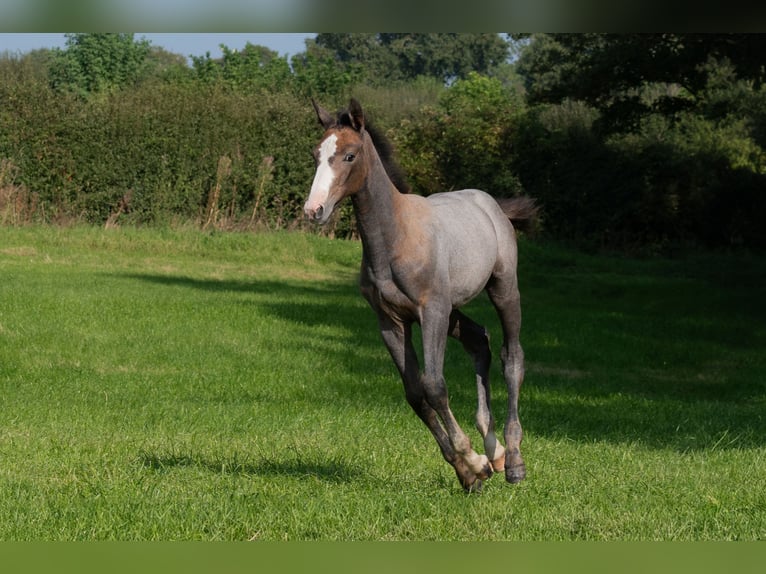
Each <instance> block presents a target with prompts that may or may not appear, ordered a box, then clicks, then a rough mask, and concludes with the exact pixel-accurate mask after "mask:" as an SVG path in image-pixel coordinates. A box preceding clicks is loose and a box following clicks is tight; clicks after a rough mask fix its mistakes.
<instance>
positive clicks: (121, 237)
mask: <svg viewBox="0 0 766 574" xmlns="http://www.w3.org/2000/svg"><path fill="white" fill-rule="evenodd" d="M521 252H522V261H521V267H520V277H521V287H522V302H523V311H524V326H523V340H522V342H523V344H524V348H525V352H526V356H527V378H526V381H525V385H524V388H523V390H522V397H521V407H520V408H521V416H522V423H523V424H524V428H525V433H526V434H525V440H524V444H523V452H524V454H525V458H526V462H527V469H528V478H527V480H526V481H525V482H523V483H522V484H520V485H516V486H512V485H508V484H506V483H505V482H504V481H503V477H502V476H501V475H500V476H495V477H493V478H492V479H491V480H489V481H488V482H487V483H486V485H485V488H484V491H483V493H481V494H479V495H475V494H471V495H466V494H464V493H463V492H462V491H461V489H460V487H459V485H458V483H457V480H456V479H455V476H454V473H453V472H452V470H451V468H449V467H448V466H447V465H446V464H445V463H444V462H443V461H442V459H441V456H440V455H439V453H438V450H437V447H436V444H435V442H434V441H433V440H432V438H431V437H430V434H429V433H428V431H427V430H426V428H425V427H424V426H423V425H422V423H420V421H419V420H418V419H417V417H416V416H415V415H414V414H413V413H412V412H411V410H410V409H409V407H408V406H407V404H406V401H405V400H404V396H403V391H402V389H401V384H400V382H399V379H398V376H397V375H396V373H395V371H394V367H393V365H392V363H391V361H390V359H389V357H388V355H387V353H386V351H385V349H384V347H383V345H382V343H381V342H380V340H379V336H378V334H377V332H376V329H375V319H374V316H373V314H372V312H371V311H370V310H369V309H368V308H367V307H366V304H365V303H364V301H363V299H362V298H361V296H360V295H359V294H358V292H357V288H356V273H357V269H358V262H359V257H360V253H361V248H360V245H359V244H358V243H353V242H344V241H332V240H328V239H323V238H318V237H314V236H310V235H305V234H299V233H273V234H259V235H251V234H234V233H232V234H212V235H211V234H202V233H199V232H197V231H194V230H133V229H119V230H109V231H105V230H101V229H93V228H73V229H57V228H40V227H30V228H20V229H1V230H0V277H2V282H0V517H2V518H0V540H105V539H118V540H198V539H201V540H313V539H320V540H582V539H588V540H730V539H739V540H754V539H763V538H765V537H766V457H765V455H766V417H765V415H766V360H765V356H766V353H764V349H766V303H764V299H763V295H764V291H763V285H764V284H766V261H765V260H764V259H761V258H756V257H747V256H743V255H739V256H730V257H726V256H713V255H704V256H695V257H691V256H690V257H685V258H679V259H676V260H668V259H662V260H644V261H641V260H628V259H620V258H610V257H603V256H601V257H595V256H586V255H582V254H577V253H575V252H570V251H567V250H565V249H562V248H558V247H554V246H549V245H544V244H537V243H534V242H529V241H525V242H523V243H522V245H521ZM468 312H469V314H471V315H472V316H473V317H474V318H476V319H478V320H480V321H481V322H483V323H484V324H486V325H487V326H488V327H489V328H490V329H491V331H492V336H493V341H494V343H495V350H496V351H497V349H496V344H497V342H498V341H499V339H500V335H499V329H498V324H497V320H496V319H495V317H494V314H493V311H492V310H491V306H490V305H489V304H488V303H487V301H486V300H485V299H484V298H481V300H479V301H476V302H475V303H472V304H471V305H470V306H469V308H468ZM495 354H496V356H497V354H498V353H497V352H496V353H495ZM497 363H499V361H497V360H496V361H495V364H493V371H492V376H493V383H492V384H493V393H494V397H495V403H494V410H495V413H496V417H497V418H498V419H502V418H503V417H504V412H505V411H504V404H503V403H504V401H503V399H504V389H503V384H502V380H501V377H500V374H499V369H498V365H497ZM446 376H447V380H448V384H449V388H450V393H451V401H452V406H453V409H454V411H455V412H456V415H457V416H458V418H459V420H460V421H461V422H462V423H463V427H464V428H465V429H466V430H469V431H470V434H471V436H472V437H473V438H474V442H475V444H479V441H478V440H477V438H478V437H477V433H476V431H475V430H473V423H472V417H473V410H474V403H475V396H476V395H475V389H474V388H473V383H472V381H473V377H472V372H471V365H470V362H469V361H468V359H467V357H466V356H465V355H464V353H463V352H462V350H461V349H460V347H459V345H458V344H457V343H455V342H451V343H450V345H449V347H448V357H447V363H446Z"/></svg>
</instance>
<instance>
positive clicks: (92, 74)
mask: <svg viewBox="0 0 766 574" xmlns="http://www.w3.org/2000/svg"><path fill="white" fill-rule="evenodd" d="M66 45H67V48H66V50H60V49H56V50H55V51H54V53H55V59H54V61H53V64H52V66H51V74H50V77H51V84H52V85H53V87H54V88H57V89H63V90H70V91H74V92H76V93H80V94H83V95H85V94H91V93H97V92H108V91H114V90H117V89H120V88H124V87H127V86H130V85H131V84H135V83H136V82H137V81H138V80H139V79H140V78H141V76H142V75H143V73H144V72H145V71H146V64H147V58H148V56H149V52H150V44H149V41H148V40H135V39H134V38H133V34H110V33H100V34H92V33H89V34H85V33H83V34H67V35H66Z"/></svg>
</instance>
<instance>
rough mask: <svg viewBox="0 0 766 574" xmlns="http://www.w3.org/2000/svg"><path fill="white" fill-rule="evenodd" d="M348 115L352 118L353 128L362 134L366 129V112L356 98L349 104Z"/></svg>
mask: <svg viewBox="0 0 766 574" xmlns="http://www.w3.org/2000/svg"><path fill="white" fill-rule="evenodd" d="M348 115H349V117H350V118H351V127H352V128H354V129H355V130H356V131H358V132H360V131H362V130H363V129H364V112H363V111H362V104H360V103H359V101H358V100H357V99H356V98H351V101H350V102H349V104H348Z"/></svg>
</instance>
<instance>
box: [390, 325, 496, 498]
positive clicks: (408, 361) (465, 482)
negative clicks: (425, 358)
mask: <svg viewBox="0 0 766 574" xmlns="http://www.w3.org/2000/svg"><path fill="white" fill-rule="evenodd" d="M376 311H378V323H379V326H380V334H381V336H382V338H383V342H384V343H385V344H386V348H387V349H388V352H389V353H390V354H391V358H392V359H393V361H394V364H395V365H396V368H397V369H398V370H399V374H400V375H401V377H402V382H403V383H404V392H405V395H406V397H407V402H408V403H409V404H410V406H411V407H412V410H414V411H415V414H417V415H418V417H419V418H420V420H422V421H423V423H425V425H426V426H427V427H428V429H429V430H430V431H431V434H432V435H433V436H434V438H435V439H436V442H437V444H438V445H439V449H440V450H441V453H442V456H443V457H444V460H446V461H447V462H448V463H449V464H451V465H452V467H453V468H454V469H455V473H456V474H457V477H458V480H459V481H460V484H461V485H462V486H463V488H464V489H465V490H468V491H470V490H472V489H473V488H475V486H480V484H481V483H480V481H477V477H476V474H475V473H474V472H473V471H471V469H469V468H468V465H467V464H466V463H465V462H464V461H463V459H462V458H461V457H460V456H458V455H457V454H456V453H455V450H454V449H453V448H452V444H451V443H450V439H449V437H448V436H447V433H446V432H444V428H443V427H442V425H441V423H440V422H439V417H438V416H437V414H436V411H434V409H433V408H431V406H430V405H429V404H428V401H426V397H425V392H424V390H423V385H422V381H421V378H420V366H419V363H418V357H417V353H416V352H415V347H414V346H413V344H412V325H411V324H410V323H402V322H401V321H398V320H394V319H393V318H391V317H389V316H388V315H386V314H385V313H383V312H382V311H380V310H376ZM477 482H479V484H478V485H477V484H476V483H477Z"/></svg>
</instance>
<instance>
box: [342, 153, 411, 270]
mask: <svg viewBox="0 0 766 574" xmlns="http://www.w3.org/2000/svg"><path fill="white" fill-rule="evenodd" d="M367 161H368V162H369V168H368V172H367V179H366V180H365V182H364V185H363V186H362V188H361V189H360V190H359V191H358V192H356V193H355V194H354V195H352V196H351V197H352V203H353V205H354V214H355V215H356V222H357V226H358V228H359V235H360V237H361V239H362V245H363V247H364V254H365V257H366V259H367V261H368V264H369V265H371V266H372V268H373V270H374V271H376V272H378V273H379V272H382V271H383V270H384V269H385V268H387V267H388V262H389V260H390V256H391V246H392V245H393V240H394V238H395V237H396V235H397V234H398V233H399V232H400V230H399V222H398V217H397V213H396V203H397V200H398V199H399V197H400V196H401V193H400V192H399V191H398V190H397V189H396V187H395V186H394V184H393V183H392V181H391V179H390V178H389V177H388V174H387V173H386V170H385V168H384V167H383V163H382V162H381V160H380V157H379V156H378V154H377V152H375V151H373V152H371V155H370V157H369V158H368V160H367Z"/></svg>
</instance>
